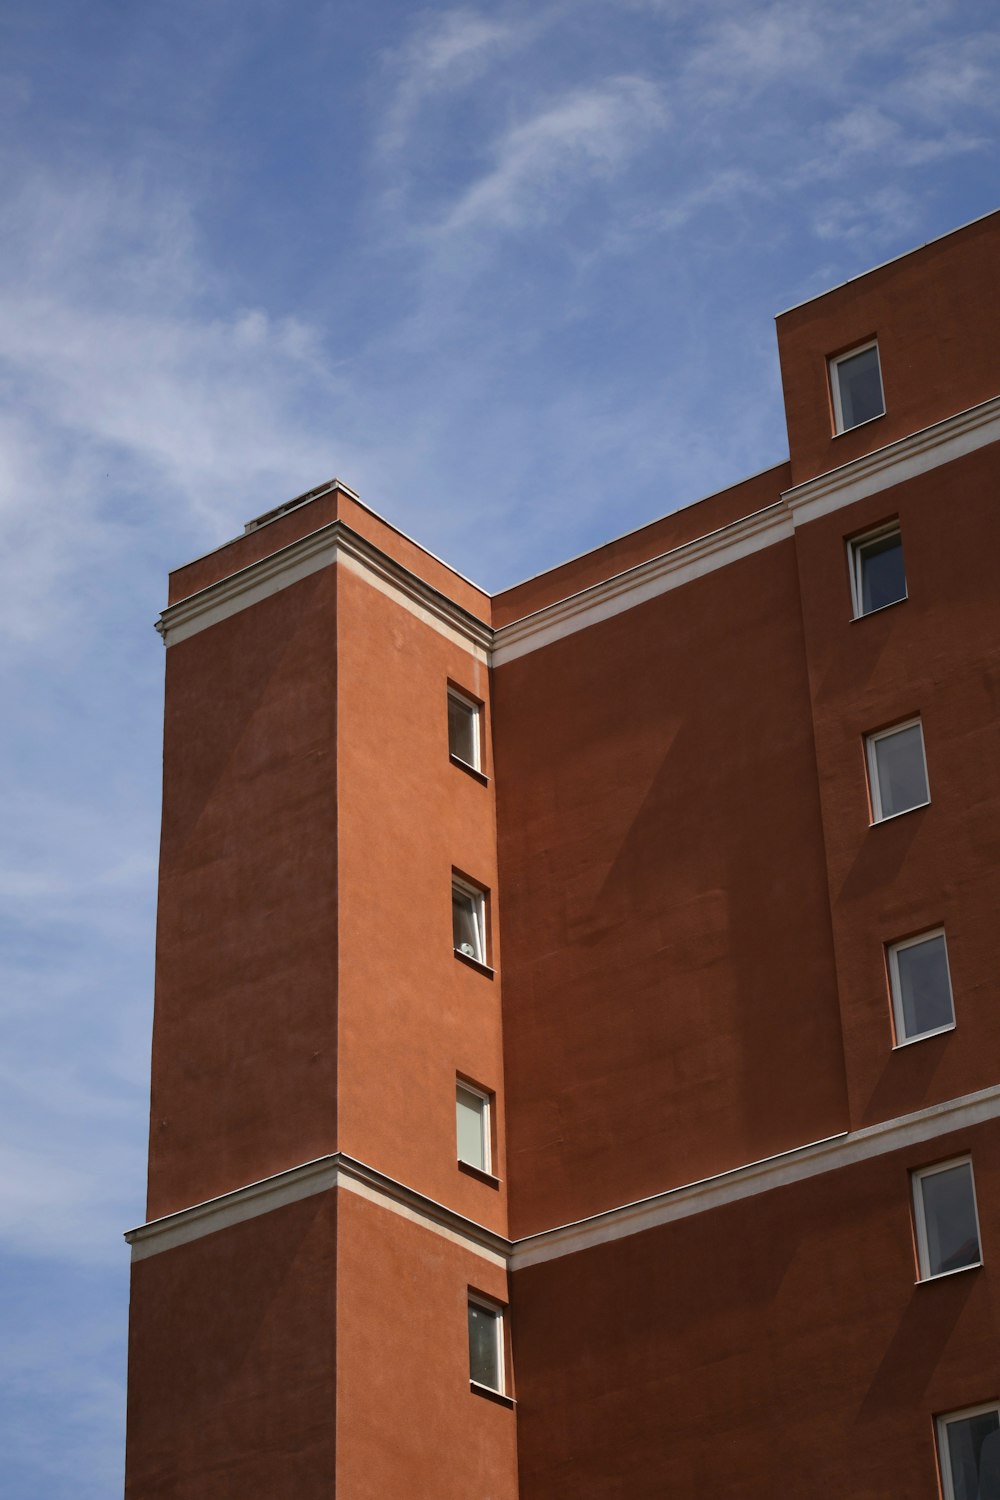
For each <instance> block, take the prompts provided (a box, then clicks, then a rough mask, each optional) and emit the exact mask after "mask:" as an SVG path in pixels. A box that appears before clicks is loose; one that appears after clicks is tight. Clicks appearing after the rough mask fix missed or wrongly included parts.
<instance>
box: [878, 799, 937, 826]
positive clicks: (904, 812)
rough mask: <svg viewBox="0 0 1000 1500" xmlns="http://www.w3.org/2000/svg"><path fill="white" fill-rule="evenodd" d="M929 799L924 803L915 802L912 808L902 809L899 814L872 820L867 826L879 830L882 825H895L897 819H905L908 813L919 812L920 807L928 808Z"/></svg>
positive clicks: (890, 814)
mask: <svg viewBox="0 0 1000 1500" xmlns="http://www.w3.org/2000/svg"><path fill="white" fill-rule="evenodd" d="M930 805H931V799H930V798H929V797H928V798H927V801H926V802H915V803H914V805H913V806H912V807H904V808H903V809H902V811H901V812H898V813H889V814H888V816H887V817H885V818H873V819H872V821H871V822H870V823H869V824H868V827H869V828H881V827H882V824H883V823H895V821H896V819H897V818H905V817H906V816H907V815H908V814H909V813H912V812H919V811H920V809H921V808H922V807H930Z"/></svg>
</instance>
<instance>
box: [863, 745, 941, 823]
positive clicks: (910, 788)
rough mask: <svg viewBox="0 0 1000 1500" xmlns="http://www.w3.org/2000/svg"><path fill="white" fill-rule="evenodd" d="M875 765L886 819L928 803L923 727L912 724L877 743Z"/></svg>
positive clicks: (883, 813)
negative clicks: (921, 728)
mask: <svg viewBox="0 0 1000 1500" xmlns="http://www.w3.org/2000/svg"><path fill="white" fill-rule="evenodd" d="M875 764H876V768H877V771H878V792H879V802H880V804H881V814H882V817H883V818H891V817H892V815H893V814H894V813H900V812H906V811H907V809H908V808H911V807H920V806H921V804H922V803H924V802H926V801H928V797H929V794H928V790H927V772H926V771H925V770H924V740H923V735H922V734H921V731H920V725H919V724H911V725H909V727H908V728H906V729H899V730H897V731H896V732H895V733H894V734H886V735H883V736H882V738H881V739H878V740H876V741H875Z"/></svg>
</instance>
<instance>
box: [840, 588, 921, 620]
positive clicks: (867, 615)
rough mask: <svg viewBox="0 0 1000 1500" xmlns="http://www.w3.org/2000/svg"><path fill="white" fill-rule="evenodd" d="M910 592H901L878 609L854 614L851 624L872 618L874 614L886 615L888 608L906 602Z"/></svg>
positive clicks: (893, 607)
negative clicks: (896, 597) (897, 596)
mask: <svg viewBox="0 0 1000 1500" xmlns="http://www.w3.org/2000/svg"><path fill="white" fill-rule="evenodd" d="M909 597H910V596H909V594H901V595H900V597H899V598H898V599H890V600H889V603H888V604H880V605H879V606H878V608H877V609H866V610H865V612H864V614H861V615H852V616H851V624H852V625H856V624H857V623H858V621H859V620H870V619H871V617H872V615H884V614H885V612H886V610H887V609H895V608H896V605H897V604H905V603H906V602H907V600H908V599H909Z"/></svg>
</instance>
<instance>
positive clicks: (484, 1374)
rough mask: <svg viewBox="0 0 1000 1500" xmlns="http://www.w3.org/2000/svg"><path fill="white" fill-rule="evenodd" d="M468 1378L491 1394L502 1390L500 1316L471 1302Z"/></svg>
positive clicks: (479, 1304)
mask: <svg viewBox="0 0 1000 1500" xmlns="http://www.w3.org/2000/svg"><path fill="white" fill-rule="evenodd" d="M469 1378H470V1380H474V1381H475V1382H476V1384H477V1385H485V1386H489V1388H490V1390H491V1391H499V1390H502V1389H503V1382H502V1381H501V1378H500V1314H499V1313H498V1312H494V1310H493V1309H492V1308H491V1307H483V1306H482V1304H481V1303H479V1302H472V1301H470V1302H469Z"/></svg>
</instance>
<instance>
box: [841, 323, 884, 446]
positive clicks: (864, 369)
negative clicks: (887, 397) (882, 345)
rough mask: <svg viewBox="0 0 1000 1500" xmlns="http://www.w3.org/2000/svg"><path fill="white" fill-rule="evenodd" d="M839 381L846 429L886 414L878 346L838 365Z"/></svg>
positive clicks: (843, 360)
mask: <svg viewBox="0 0 1000 1500" xmlns="http://www.w3.org/2000/svg"><path fill="white" fill-rule="evenodd" d="M836 368H837V381H838V385H839V388H840V412H841V416H842V417H843V422H844V429H845V431H846V429H847V428H848V427H857V426H858V424H859V422H868V421H870V419H871V418H872V417H880V416H881V415H882V413H883V412H884V411H885V406H884V404H883V401H882V377H881V375H880V374H879V367H878V350H877V349H876V348H875V346H874V344H873V345H872V347H871V348H870V349H862V351H861V353H860V354H852V355H851V357H850V358H849V359H842V360H840V361H839V362H838V364H837V367H836Z"/></svg>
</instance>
